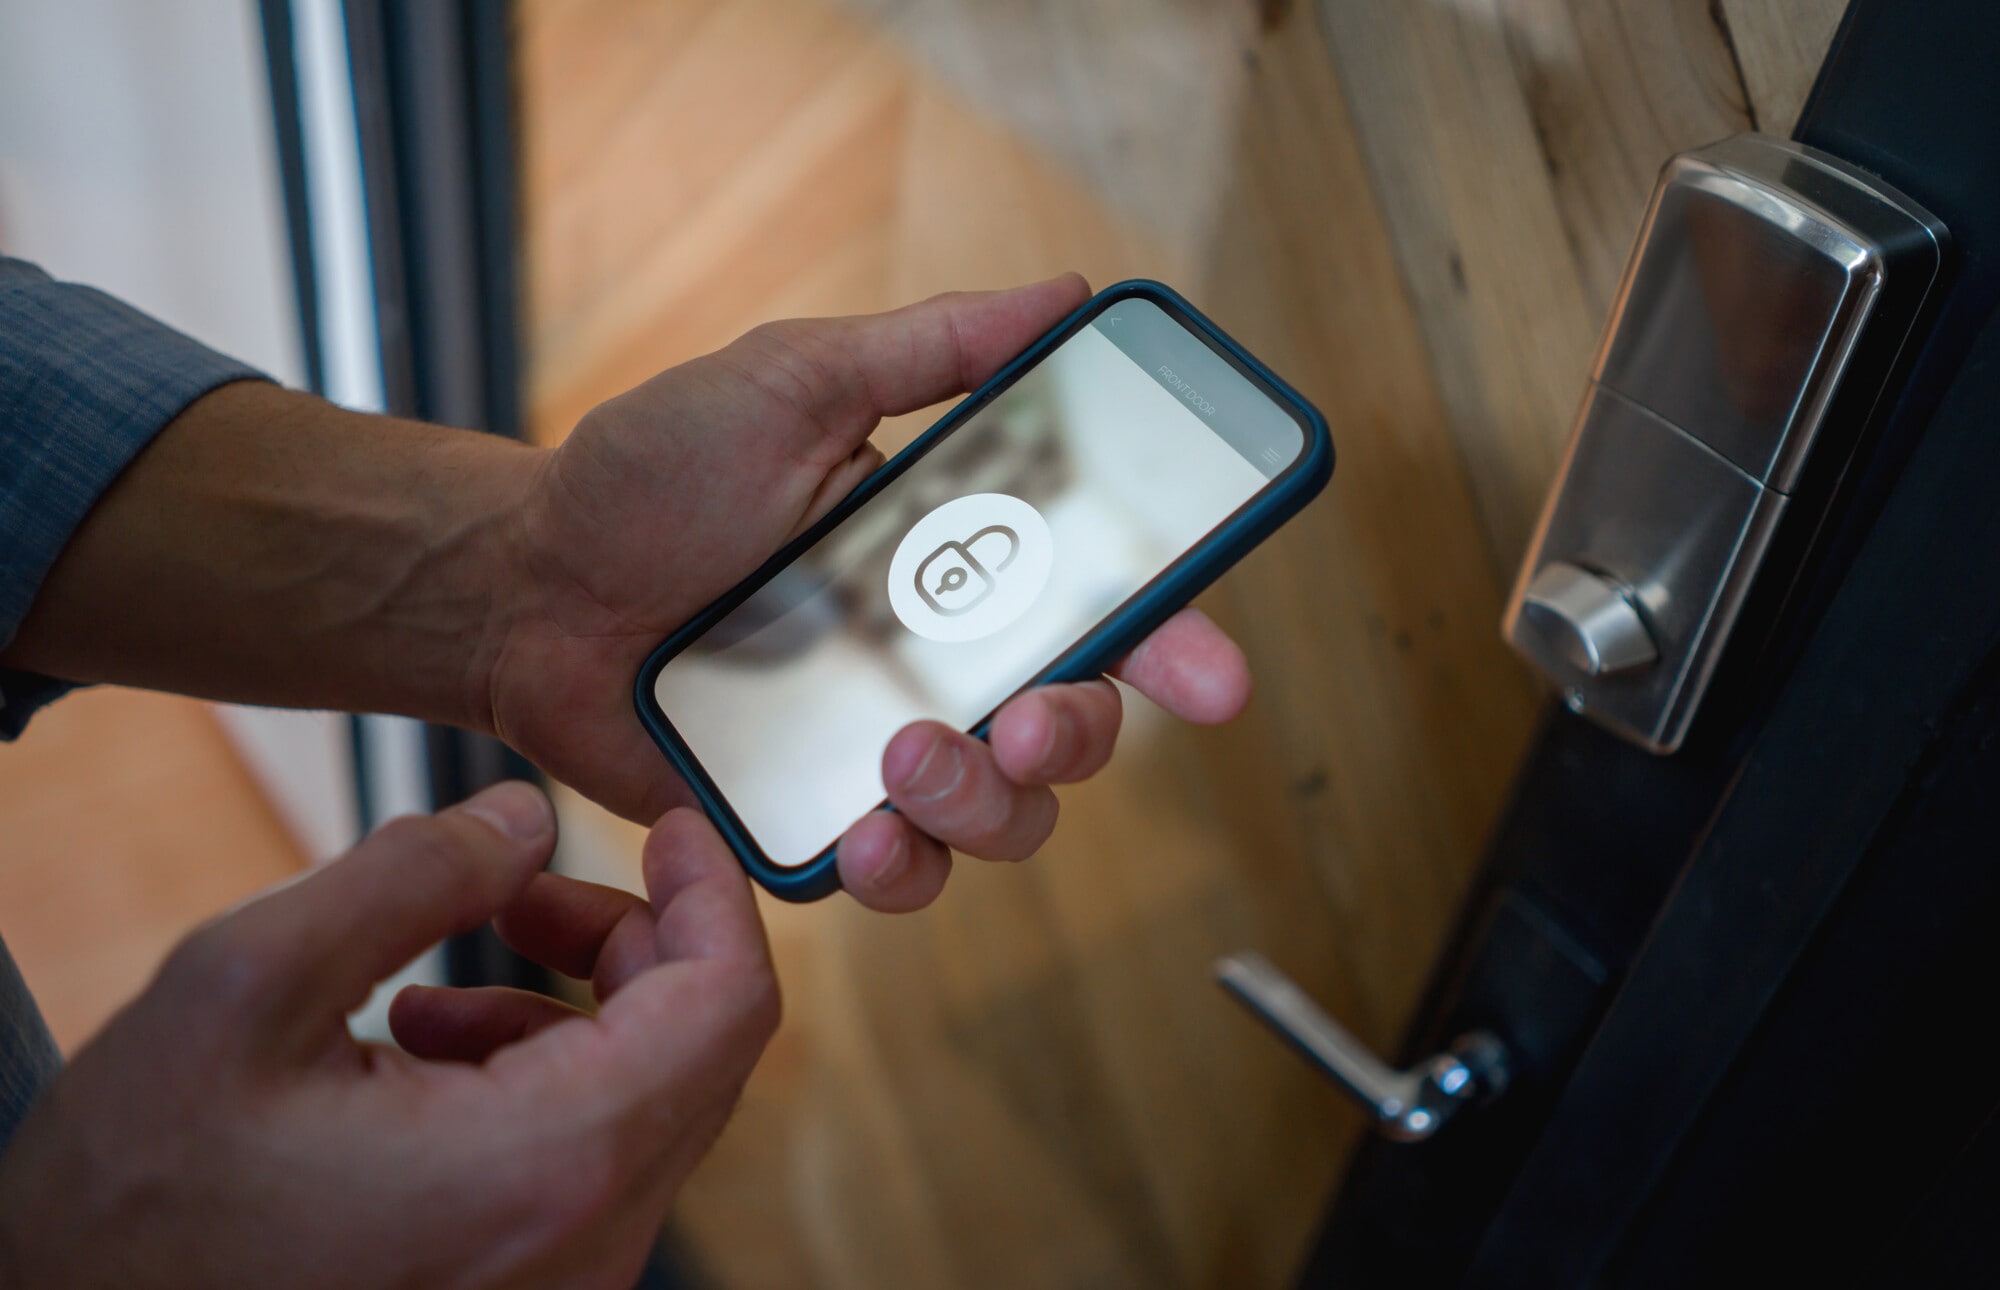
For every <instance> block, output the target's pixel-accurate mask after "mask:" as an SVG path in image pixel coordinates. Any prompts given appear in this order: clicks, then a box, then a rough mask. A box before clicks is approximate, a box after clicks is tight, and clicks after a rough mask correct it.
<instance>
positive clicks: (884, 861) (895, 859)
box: [868, 829, 910, 889]
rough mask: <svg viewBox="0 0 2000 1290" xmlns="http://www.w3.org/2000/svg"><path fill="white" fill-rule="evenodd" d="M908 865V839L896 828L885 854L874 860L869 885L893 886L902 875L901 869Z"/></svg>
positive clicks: (869, 875)
mask: <svg viewBox="0 0 2000 1290" xmlns="http://www.w3.org/2000/svg"><path fill="white" fill-rule="evenodd" d="M909 867H910V840H909V839H908V838H907V837H905V836H903V831H902V830H901V829H897V830H896V841H895V844H894V845H893V846H891V847H890V848H889V850H888V853H887V854H885V855H884V856H883V857H882V858H881V859H880V860H878V861H876V863H875V868H874V869H873V870H871V871H870V872H869V874H868V882H869V885H870V886H873V887H875V888H878V889H880V888H885V887H893V886H895V884H896V880H897V879H898V878H901V877H902V876H903V871H904V870H905V869H908V868H909Z"/></svg>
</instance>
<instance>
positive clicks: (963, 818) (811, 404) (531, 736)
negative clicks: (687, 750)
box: [483, 275, 1250, 909]
mask: <svg viewBox="0 0 2000 1290" xmlns="http://www.w3.org/2000/svg"><path fill="white" fill-rule="evenodd" d="M1088 295H1089V288H1088V286H1086V285H1085V283H1084V282H1083V280H1082V279H1081V278H1078V277H1075V276H1073V275H1072V276H1069V277H1064V278H1057V279H1055V280H1053V281H1049V282H1043V283H1039V284H1037V285H1035V286H1030V287H1023V288H1020V289H1018V290H1014V291H1006V292H994V293H983V294H961V295H949V296H939V297H937V298H936V299H933V300H928V301H925V302H923V303H922V304H917V305H912V306H910V307H908V308H905V309H899V310H897V311H895V312H893V313H887V314H878V315H873V316H869V317H860V318H829V319H814V320H801V321H792V322H783V323H774V324H771V325H768V326H764V327H760V328H758V329H757V330H755V331H753V332H751V333H750V334H749V335H747V336H744V337H743V338H742V339H740V340H738V341H737V342H735V343H734V344H732V345H730V346H729V347H728V348H726V349H723V350H721V351H720V352H718V353H715V354H711V355H708V356H707V357H704V358H698V359H695V360H693V361H692V362H688V363H684V364H682V365H681V366H679V367H675V368H672V369H669V370H668V371H665V372H662V373H661V374H660V375H658V376H656V377H654V378H653V379H652V380H650V381H648V382H646V383H645V384H644V385H642V386H640V387H638V388H637V389H635V390H633V391H631V392H630V393H628V394H625V395H622V396H620V397H619V398H616V399H613V400H612V401H611V402H609V403H606V404H604V405H603V406H601V407H599V408H597V409H596V410H595V411H593V412H591V413H590V414H589V415H588V416H586V417H585V418H584V420H583V421H582V423H581V424H579V425H578V426H577V428H576V430H575V432H574V433H573V434H572V435H571V436H570V438H569V439H568V441H567V442H565V443H564V444H563V445H562V447H561V448H560V449H558V450H557V451H556V452H555V453H554V454H553V455H552V456H551V457H549V458H548V459H547V460H546V461H545V462H543V463H542V465H541V468H540V470H539V472H538V475H537V477H536V479H535V481H534V483H533V485H532V486H531V488H530V489H529V492H528V499H527V501H526V503H525V505H524V506H523V509H522V513H521V519H522V522H521V534H520V539H519V558H520V560H521V562H522V565H523V568H524V573H523V575H522V576H520V577H518V578H514V579H511V580H510V584H509V585H510V586H511V587H512V588H513V590H512V591H511V592H509V593H506V594H505V596H504V598H503V602H502V603H503V606H504V612H503V617H502V628H503V633H504V634H503V638H502V639H501V641H500V643H499V644H498V645H497V646H494V647H491V648H489V649H488V650H486V651H483V655H484V656H485V657H490V658H492V659H493V660H494V662H493V666H492V669H491V671H490V673H489V674H488V676H489V679H488V685H487V692H488V693H489V694H490V696H491V705H492V728H493V729H494V730H495V731H496V732H497V733H498V734H499V735H500V736H501V737H502V738H504V739H506V740H507V741H508V742H509V743H511V744H513V745H514V746H515V747H517V748H519V749H520V750H521V751H522V752H524V753H525V754H527V755H528V756H529V757H531V758H533V759H534V760H535V761H536V762H537V763H539V764H540V765H541V766H542V767H543V769H545V770H547V771H548V772H549V773H550V774H552V775H554V776H555V777H556V778H557V779H559V780H562V781H563V782H565V783H567V784H570V785H572V786H574V787H576V788H578V789H579V790H581V791H583V792H584V793H587V794H589V795H590V796H591V797H594V798H596V799H597V800H598V801H600V802H602V803H604V804H605V805H607V806H609V807H610V808H611V809H612V810H614V811H617V812H618V813H620V814H622V815H624V816H626V817H627V818H630V819H634V820H641V821H643V820H650V819H652V818H654V817H655V816H656V815H658V814H659V813H660V812H661V811H664V810H666V809H667V808H668V807H670V806H674V805H684V804H686V803H687V802H689V801H690V800H691V797H690V795H689V794H688V792H687V789H686V787H685V786H684V785H683V784H681V783H680V781H679V780H678V779H677V778H676V777H675V776H674V775H673V774H672V773H671V771H670V769H669V768H668V766H667V765H666V763H665V761H664V759H663V758H662V757H661V756H660V754H659V752H658V751H657V750H656V749H655V748H654V747H653V745H652V742H651V741H650V739H648V737H647V736H646V734H645V733H644V731H643V730H642V729H641V728H640V726H639V724H638V722H637V721H636V720H634V718H633V714H632V706H631V699H630V692H631V681H632V678H633V677H634V676H635V675H636V674H637V673H638V670H639V665H640V663H641V662H642V661H643V660H644V659H645V657H646V655H647V653H648V652H649V651H651V650H652V649H653V647H654V646H656V645H658V644H659V643H660V641H661V640H663V639H665V638H666V636H667V635H668V634H670V633H671V632H672V631H673V630H674V629H675V628H677V627H679V626H680V625H681V624H682V623H684V622H686V621H687V620H688V619H689V618H690V617H692V616H693V615H694V614H695V613H696V612H698V611H699V610H701V609H702V608H703V607H704V606H706V605H707V604H708V603H709V602H710V601H712V600H714V599H715V598H716V597H718V596H720V595H721V594H722V593H723V592H725V591H727V590H728V589H729V588H730V587H731V586H733V585H734V584H735V583H736V582H738V581H739V580H741V579H742V578H743V577H745V576H746V575H748V574H749V573H751V572H752V571H753V570H755V569H756V568H757V567H758V566H759V565H760V564H762V563H763V562H764V560H765V559H766V558H767V557H768V556H770V554H771V553H772V552H773V551H776V550H777V549H778V548H779V547H781V546H782V545H784V543H785V542H786V541H788V540H789V539H791V538H792V537H795V536H796V535H797V534H799V533H800V532H802V531H803V530H804V529H806V528H807V527H808V526H810V525H811V524H812V523H813V522H814V521H816V520H818V519H819V518H820V517H821V516H822V515H824V514H825V513H826V512H827V511H828V510H829V509H831V508H832V507H833V505H834V504H835V503H836V502H838V501H839V500H840V499H841V498H842V497H843V496H845V495H846V494H847V493H848V492H849V491H851V490H852V489H853V488H854V487H855V485H857V484H859V483H860V482H861V481H862V480H863V479H864V478H866V477H867V475H868V473H869V472H870V471H872V470H874V469H875V468H876V467H877V466H879V465H880V464H881V462H882V457H881V454H880V453H878V452H877V451H876V450H875V449H874V448H872V447H870V446H869V444H868V435H869V433H870V432H871V431H873V430H874V428H875V426H876V424H877V423H878V422H879V421H880V419H881V418H882V417H884V416H889V415H894V414H897V413H902V412H909V411H913V410H916V409H919V408H923V407H927V406H929V405H931V404H933V403H937V402H939V401H941V400H944V399H948V398H951V397H953V396H955V395H959V394H962V393H965V392H966V391H968V390H971V389H974V388H976V387H977V386H978V385H980V384H981V383H982V382H984V381H985V380H986V379H987V378H988V377H989V376H991V375H992V374H993V373H994V372H995V371H998V370H999V368H1000V367H1001V366H1002V365H1003V364H1004V363H1006V362H1007V360H1009V359H1011V358H1012V357H1013V356H1014V355H1015V354H1017V353H1019V352H1020V351H1021V350H1022V349H1024V348H1026V347H1027V346H1028V344H1029V343H1030V342H1032V341H1033V340H1034V339H1035V338H1036V337H1037V336H1039V335H1041V334H1042V333H1043V332H1044V331H1046V330H1048V329H1049V328H1050V327H1052V326H1054V325H1055V324H1056V323H1057V322H1059V321H1060V320H1061V319H1062V318H1063V317H1064V316H1065V315H1067V314H1068V313H1069V312H1070V311H1072V310H1073V309H1075V308H1076V307H1077V306H1078V305H1079V304H1081V303H1082V302H1083V301H1084V300H1085V299H1086V298H1087V297H1088ZM1114 674H1115V675H1117V676H1119V677H1120V678H1121V679H1123V680H1125V681H1128V682H1130V683H1131V684H1132V685H1133V686H1134V687H1135V688H1137V689H1138V690H1139V691H1140V692H1142V693H1144V694H1146V695H1147V696H1149V697H1150V698H1152V699H1154V700H1155V701H1157V702H1159V703H1160V704H1161V705H1163V706H1164V707H1166V708H1167V709H1168V710H1169V711H1171V712H1173V713H1175V714H1176V715H1178V716H1181V717H1183V718H1185V719H1188V720H1191V721H1202V722H1214V721H1224V720H1227V719H1229V718H1230V717H1233V716H1235V715H1236V713H1237V712H1238V711H1239V710H1241V708H1242V706H1243V704H1244V703H1245V701H1246V700H1247V698H1248V695H1249V687H1250V678H1249V672H1248V669H1247V668H1246V666H1245V664H1244V661H1243V656H1242V653H1241V651H1239V650H1238V649H1237V648H1236V646H1235V645H1234V644H1233V643H1232V642H1231V641H1230V640H1229V639H1228V638H1227V637H1226V636H1224V635H1223V634H1222V632H1221V631H1220V630H1218V629H1217V628H1216V627H1215V626H1214V625H1213V624H1212V623H1210V622H1209V620H1208V619H1207V618H1206V617H1204V616H1203V615H1202V614H1200V613H1199V612H1198V611H1192V610H1190V611H1187V612H1184V613H1182V614H1181V615H1179V616H1178V617H1176V618H1174V619H1173V620H1172V621H1170V622H1169V623H1167V624H1166V625H1165V626H1164V627H1162V628H1161V629H1160V630H1159V631H1158V632H1156V633H1155V634H1154V635H1153V636H1152V637H1151V638H1150V639H1148V640H1147V641H1146V642H1145V643H1144V644H1142V645H1141V646H1140V647H1139V648H1138V649H1137V650H1136V651H1134V652H1133V654H1132V655H1131V657H1129V658H1128V659H1126V660H1125V661H1124V662H1123V663H1122V664H1121V665H1120V666H1119V668H1118V669H1117V670H1116V672H1115V673H1114ZM1119 718H1120V704H1119V697H1118V691H1117V690H1116V689H1115V688H1114V687H1113V686H1112V685H1110V684H1109V683H1108V682H1106V681H1102V680H1098V681H1091V682H1086V683H1084V684H1080V685H1059V686H1049V687H1046V688H1043V689H1040V690H1036V691H1034V692H1032V693H1029V694H1024V695H1022V696H1020V697H1018V698H1016V699H1015V700H1014V701H1013V702H1011V703H1009V704H1008V705H1007V706H1006V707H1004V708H1003V709H1002V710H1001V711H1000V712H999V714H998V715H997V716H996V717H995V720H994V723H993V727H992V731H991V735H990V740H989V742H987V743H981V742H979V741H978V740H974V739H971V738H969V737H967V736H966V735H964V734H962V733H960V732H958V731H955V730H952V729H949V728H948V727H945V726H942V725H939V724H938V723H935V722H921V723H918V724H916V725H913V726H911V727H909V728H907V729H905V730H904V731H902V732H901V733H900V734H898V735H897V736H896V738H895V739H893V740H892V741H891V742H890V744H889V746H888V748H887V749H886V750H885V752H884V754H883V758H882V777H883V782H884V784H885V785H886V786H887V790H888V798H889V800H890V802H892V803H893V804H894V805H895V807H896V812H895V813H891V812H887V811H883V812H877V813H875V814H873V815H871V816H869V817H868V818H866V819H864V820H862V821H860V822H859V823H857V824H856V825H855V826H854V827H853V828H852V829H851V830H849V832H848V833H847V835H846V836H845V837H844V838H843V839H842V840H841V843H840V854H839V860H840V872H841V879H842V882H843V883H844V884H845V886H846V887H847V889H848V891H850V892H851V893H853V895H854V896H856V897H857V898H858V899H860V900H861V901H862V902H863V903H865V904H868V905H871V906H873V907H875V908H879V909H913V908H916V907H919V906H921V905H925V904H928V903H929V902H930V901H931V900H932V899H934V898H935V897H936V895H937V893H938V890H939V889H940V888H941V887H942V886H943V884H944V881H945V877H946V875H947V874H948V873H949V871H950V865H951V851H950V848H956V849H958V850H961V851H964V852H966V853H968V854H970V855H974V856H978V857H981V858H984V859H990V860H1018V859H1021V858H1023V857H1025V856H1027V855H1029V854H1031V853H1033V852H1034V850H1035V849H1036V848H1037V847H1039V846H1040V845H1041V844H1042V842H1043V841H1044V840H1045V839H1046V838H1047V837H1048V835H1049V832H1050V830H1051V829H1052V828H1053V827H1054V825H1055V817H1056V799H1055V794H1054V792H1053V791H1052V790H1051V789H1050V787H1049V786H1050V785H1052V784H1061V783H1069V782H1073V781H1076V780H1081V779H1084V778H1087V777H1088V776H1090V775H1093V774H1095V773H1096V772H1097V771H1098V770H1099V769H1100V768H1101V767H1102V766H1103V765H1104V763H1105V762H1106V761H1107V760H1108V759H1109V757H1110V756H1111V750H1112V744H1113V743H1114V741H1115V740H1116V738H1117V734H1118V726H1119Z"/></svg>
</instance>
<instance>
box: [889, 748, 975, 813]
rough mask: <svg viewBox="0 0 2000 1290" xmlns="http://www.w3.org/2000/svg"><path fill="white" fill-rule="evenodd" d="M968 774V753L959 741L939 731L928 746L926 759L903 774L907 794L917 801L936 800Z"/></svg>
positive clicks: (904, 789)
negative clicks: (963, 751) (959, 745)
mask: <svg viewBox="0 0 2000 1290" xmlns="http://www.w3.org/2000/svg"><path fill="white" fill-rule="evenodd" d="M964 778H965V754H963V753H961V752H960V751H959V750H958V741H957V740H955V739H952V738H950V737H949V736H946V735H936V736H934V737H933V738H932V739H931V746H930V747H929V748H926V749H925V750H924V756H923V760H922V761H919V762H918V763H917V764H916V766H915V767H914V768H912V769H911V771H910V773H909V774H908V775H906V776H904V777H903V795H904V796H905V797H907V798H909V799H910V800H911V801H913V802H935V801H936V800H937V799H939V798H940V797H943V796H944V795H945V794H946V793H949V792H950V791H951V790H952V789H954V788H957V787H958V782H959V781H960V780H961V779H964Z"/></svg>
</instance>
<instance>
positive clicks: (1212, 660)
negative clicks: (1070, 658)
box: [1111, 606, 1250, 726]
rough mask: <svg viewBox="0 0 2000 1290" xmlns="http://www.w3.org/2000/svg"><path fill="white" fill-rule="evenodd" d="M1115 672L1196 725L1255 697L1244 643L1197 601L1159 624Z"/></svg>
mask: <svg viewBox="0 0 2000 1290" xmlns="http://www.w3.org/2000/svg"><path fill="white" fill-rule="evenodd" d="M1111 675H1113V676H1115V677H1117V678H1118V679H1119V680H1121V681H1123V682H1125V683H1126V684H1127V685H1130V686H1131V687H1132V688H1133V689H1135V690H1137V691H1138V692H1139V693H1141V694H1143V695H1145V696H1146V697H1147V698H1149V699H1151V700H1152V701H1153V702H1155V703H1157V704H1159V705H1160V706H1161V707H1163V708H1165V709H1166V710H1167V711H1169V712H1171V713H1173V714H1174V715H1175V716H1177V717H1179V718H1180V719H1181V720H1183V721H1192V722H1194V723H1196V724H1197V725H1204V726H1212V725H1220V724H1221V723H1222V722H1225V721H1229V720H1231V719H1233V718H1234V717H1235V716H1236V715H1237V714H1238V713H1240V712H1242V711H1243V708H1244V705H1245V704H1247V703H1249V702H1250V664H1249V663H1248V662H1247V661H1246V660H1245V659H1244V657H1243V650H1242V647H1240V646H1239V645H1237V643H1236V642H1235V641H1233V640H1231V639H1229V634H1228V633H1227V632H1225V631H1223V630H1222V629H1221V628H1220V627H1217V626H1216V625H1215V623H1214V621H1213V620H1211V619H1210V618H1209V616H1208V615H1207V614H1204V613H1203V612H1201V610H1199V609H1196V608H1194V607H1192V606H1189V607H1188V608H1186V609H1183V610H1181V611H1180V612H1179V613H1177V614H1175V615H1174V616H1173V617H1172V618H1169V619H1168V620H1167V621H1166V622H1164V623H1162V624H1160V626H1159V629H1158V630H1156V631H1155V632H1154V633H1153V634H1152V635H1151V636H1148V637H1147V638H1146V639H1145V640H1143V641H1141V642H1139V648H1137V649H1135V650H1133V651H1132V652H1131V653H1130V654H1127V655H1126V656H1125V657H1124V659H1123V660H1122V661H1120V662H1119V664H1118V665H1117V666H1116V667H1114V668H1112V669H1111Z"/></svg>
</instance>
